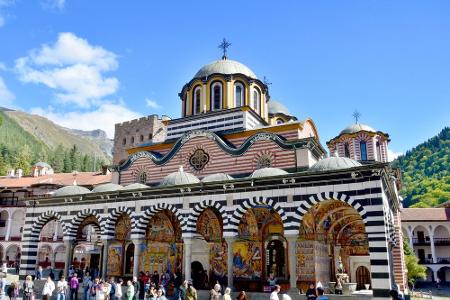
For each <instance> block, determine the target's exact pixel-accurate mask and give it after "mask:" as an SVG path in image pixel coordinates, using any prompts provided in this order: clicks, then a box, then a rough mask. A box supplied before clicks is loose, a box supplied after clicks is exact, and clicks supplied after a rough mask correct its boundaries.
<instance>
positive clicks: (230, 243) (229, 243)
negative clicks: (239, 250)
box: [225, 236, 236, 289]
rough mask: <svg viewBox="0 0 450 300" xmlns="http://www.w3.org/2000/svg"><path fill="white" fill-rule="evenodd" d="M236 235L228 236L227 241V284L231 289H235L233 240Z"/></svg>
mask: <svg viewBox="0 0 450 300" xmlns="http://www.w3.org/2000/svg"><path fill="white" fill-rule="evenodd" d="M235 240H236V237H234V236H230V237H226V238H225V241H226V242H227V280H228V281H227V284H228V287H229V288H230V289H233V242H234V241H235Z"/></svg>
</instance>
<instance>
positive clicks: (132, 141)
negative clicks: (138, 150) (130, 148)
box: [131, 136, 134, 144]
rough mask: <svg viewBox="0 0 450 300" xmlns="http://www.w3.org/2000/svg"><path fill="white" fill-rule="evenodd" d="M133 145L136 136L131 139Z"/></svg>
mask: <svg viewBox="0 0 450 300" xmlns="http://www.w3.org/2000/svg"><path fill="white" fill-rule="evenodd" d="M131 143H132V144H134V136H132V137H131Z"/></svg>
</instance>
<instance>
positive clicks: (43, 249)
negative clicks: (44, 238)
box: [38, 244, 54, 269]
mask: <svg viewBox="0 0 450 300" xmlns="http://www.w3.org/2000/svg"><path fill="white" fill-rule="evenodd" d="M53 261H54V258H53V250H52V247H51V246H50V245H45V244H44V245H41V246H40V247H39V250H38V266H41V267H42V268H44V269H46V268H48V267H51V266H52V262H53Z"/></svg>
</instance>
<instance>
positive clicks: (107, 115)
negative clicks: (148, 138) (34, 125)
mask: <svg viewBox="0 0 450 300" xmlns="http://www.w3.org/2000/svg"><path fill="white" fill-rule="evenodd" d="M30 113H32V114H37V115H41V116H44V117H46V118H48V119H50V120H52V121H53V122H55V123H57V124H59V125H61V126H64V127H67V128H72V129H81V130H94V129H102V130H104V131H105V132H106V134H107V135H108V137H109V138H114V125H115V124H116V123H120V122H124V121H129V120H132V119H137V118H140V117H142V115H141V114H140V113H138V112H135V111H132V110H130V109H129V108H127V107H126V106H125V105H124V104H123V103H102V104H101V105H100V106H99V107H98V108H97V109H95V110H92V111H86V112H83V111H72V112H64V113H63V112H56V111H55V110H54V109H53V108H52V107H49V108H47V109H43V108H40V107H36V108H32V109H31V110H30Z"/></svg>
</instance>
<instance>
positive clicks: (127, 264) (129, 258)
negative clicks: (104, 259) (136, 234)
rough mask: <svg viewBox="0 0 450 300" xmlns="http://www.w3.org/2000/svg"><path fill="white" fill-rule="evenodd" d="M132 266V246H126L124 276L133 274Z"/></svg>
mask: <svg viewBox="0 0 450 300" xmlns="http://www.w3.org/2000/svg"><path fill="white" fill-rule="evenodd" d="M133 265H134V244H133V243H131V244H128V246H127V248H126V251H125V268H124V270H123V273H124V274H133Z"/></svg>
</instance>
